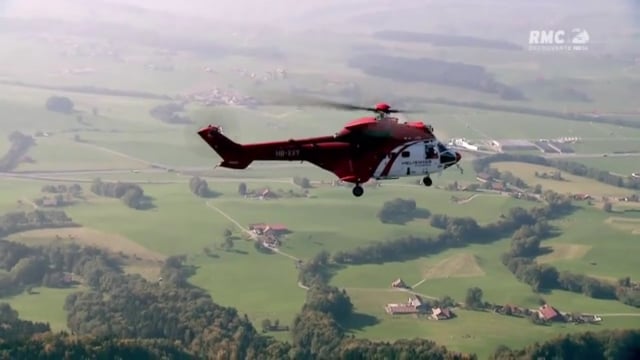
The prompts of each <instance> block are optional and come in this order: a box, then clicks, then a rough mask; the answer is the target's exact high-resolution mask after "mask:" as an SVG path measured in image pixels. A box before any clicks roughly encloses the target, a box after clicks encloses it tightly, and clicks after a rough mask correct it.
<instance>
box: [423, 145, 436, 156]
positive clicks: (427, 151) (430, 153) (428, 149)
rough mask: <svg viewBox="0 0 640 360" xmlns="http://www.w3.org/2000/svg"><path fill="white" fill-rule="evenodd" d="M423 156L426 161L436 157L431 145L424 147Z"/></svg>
mask: <svg viewBox="0 0 640 360" xmlns="http://www.w3.org/2000/svg"><path fill="white" fill-rule="evenodd" d="M425 155H426V158H427V159H436V158H437V157H438V154H437V153H436V149H435V147H434V146H433V145H427V146H425Z"/></svg>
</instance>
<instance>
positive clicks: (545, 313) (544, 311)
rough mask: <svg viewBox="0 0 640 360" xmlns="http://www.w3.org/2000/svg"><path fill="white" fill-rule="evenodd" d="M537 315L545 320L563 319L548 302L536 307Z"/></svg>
mask: <svg viewBox="0 0 640 360" xmlns="http://www.w3.org/2000/svg"><path fill="white" fill-rule="evenodd" d="M538 316H539V317H540V319H543V320H545V321H563V320H564V317H563V316H562V314H560V312H559V311H558V310H557V309H556V308H554V307H553V306H551V305H549V304H544V305H542V306H541V307H540V309H538Z"/></svg>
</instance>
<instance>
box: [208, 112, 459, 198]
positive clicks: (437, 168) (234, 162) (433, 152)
mask: <svg viewBox="0 0 640 360" xmlns="http://www.w3.org/2000/svg"><path fill="white" fill-rule="evenodd" d="M333 105H334V107H337V108H340V109H347V110H365V111H372V112H374V113H375V114H376V115H375V116H373V117H363V118H360V119H356V120H353V121H351V122H349V123H347V124H346V125H345V127H344V128H343V129H342V130H340V131H339V132H338V133H336V134H335V135H329V136H321V137H313V138H305V139H289V140H285V141H275V142H264V143H254V144H238V143H236V142H234V141H232V140H231V139H229V138H228V137H226V136H225V135H223V133H222V130H221V128H220V127H219V126H213V125H209V126H207V127H204V128H202V129H200V130H199V131H198V135H200V137H201V138H202V139H203V140H204V141H205V142H206V143H207V144H208V145H209V146H210V147H211V148H212V149H213V150H214V151H215V152H216V153H218V155H220V157H222V162H220V163H219V164H218V165H217V166H220V167H224V168H229V169H246V168H247V167H248V166H249V164H251V163H252V162H253V161H283V160H288V161H308V162H310V163H312V164H314V165H316V166H319V167H320V168H322V169H325V170H328V171H330V172H332V173H334V174H335V175H336V176H337V177H338V178H339V179H340V180H342V181H344V182H348V183H352V184H355V186H354V187H353V195H354V196H356V197H360V196H362V195H363V194H364V189H363V188H362V185H361V184H364V183H365V182H367V181H369V180H370V179H376V180H388V179H398V178H400V177H408V176H423V179H422V183H423V184H424V185H425V186H431V185H432V180H431V175H433V174H435V173H440V172H442V171H444V170H445V169H447V168H449V167H451V166H454V165H455V166H457V167H458V168H459V164H458V163H459V162H460V159H461V158H462V156H461V155H460V153H459V152H456V151H453V150H451V149H448V148H447V147H446V146H445V145H444V144H442V143H441V142H440V141H438V139H437V138H436V137H435V135H434V134H433V127H431V126H430V125H425V124H424V123H423V122H421V121H413V122H400V121H399V120H398V118H396V117H392V116H390V114H393V113H400V112H402V111H400V110H396V109H392V108H391V107H390V106H389V105H388V104H385V103H380V104H377V105H376V106H375V107H373V108H368V107H359V106H354V105H345V104H336V103H333ZM460 171H462V169H460Z"/></svg>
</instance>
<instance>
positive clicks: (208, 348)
mask: <svg viewBox="0 0 640 360" xmlns="http://www.w3.org/2000/svg"><path fill="white" fill-rule="evenodd" d="M524 216H525V214H520V215H518V214H512V217H516V218H518V217H524ZM439 219H440V220H439V221H441V222H442V221H444V220H443V218H442V217H439ZM446 222H447V224H448V220H447V221H446ZM68 223H71V219H70V218H68V217H67V216H66V215H65V214H64V212H62V211H59V210H54V211H49V212H42V211H33V212H32V213H10V214H5V215H4V216H3V217H2V218H1V221H0V224H2V229H3V235H7V234H8V233H11V232H15V231H20V230H21V229H24V228H25V226H28V228H33V227H48V226H50V225H61V224H68ZM452 223H455V221H452ZM447 226H448V225H447ZM467 226H471V225H467ZM126 256H127V255H125V254H111V253H107V252H105V251H104V250H100V249H97V248H92V247H81V246H79V245H74V244H67V243H56V242H54V243H52V244H50V245H46V246H38V247H26V246H24V245H20V244H17V243H13V242H9V241H4V240H3V241H2V242H0V267H2V269H3V270H5V271H6V272H7V274H8V275H7V276H8V277H9V279H11V280H12V281H11V282H10V283H6V284H5V285H4V286H3V288H5V289H6V288H9V289H14V292H15V291H19V290H22V287H21V286H24V285H27V284H32V285H38V286H50V287H60V286H65V287H75V286H77V282H78V281H80V282H82V285H83V288H82V289H80V288H78V291H77V292H75V293H72V294H71V295H69V296H68V297H67V299H66V301H65V304H64V309H65V310H66V311H67V314H68V326H69V329H70V332H71V334H68V333H66V332H62V333H57V334H54V333H51V331H50V329H49V326H48V325H47V324H42V323H37V322H30V321H23V320H20V319H19V317H18V314H17V313H16V312H15V311H14V310H13V309H11V308H10V307H9V306H8V305H6V304H5V305H1V306H0V322H2V324H4V326H1V327H0V329H1V331H0V336H1V338H2V339H3V342H2V343H1V344H0V359H14V358H29V359H52V358H64V357H67V358H70V357H76V358H77V357H105V356H109V357H113V356H120V357H122V358H132V357H135V358H151V359H163V358H164V359H166V358H171V359H195V358H209V359H225V360H226V359H301V360H302V359H328V358H331V359H362V358H368V359H369V358H371V359H383V358H384V359H417V358H429V359H443V360H444V359H476V356H475V355H473V354H461V353H457V352H452V351H449V350H447V349H446V348H444V347H442V346H439V345H437V344H436V343H434V342H433V341H430V340H428V339H411V340H409V339H407V340H398V341H395V342H393V343H389V342H375V341H369V340H364V339H356V338H354V337H352V336H350V335H349V334H348V332H347V329H346V328H344V326H343V325H342V324H343V323H344V322H345V321H346V320H347V319H349V318H350V317H351V316H354V313H353V304H352V303H351V300H350V298H349V295H348V294H347V293H346V292H345V291H344V290H341V289H338V288H336V287H333V286H330V285H329V284H328V280H329V279H330V275H331V273H330V271H331V269H330V268H331V266H332V265H331V261H330V255H329V254H328V253H324V252H323V253H320V254H318V255H317V256H316V257H314V258H312V259H310V260H308V261H306V262H304V263H303V264H301V266H300V277H301V279H303V281H304V283H305V284H307V285H308V286H309V287H310V289H309V291H308V292H307V297H306V301H305V303H304V305H303V306H302V309H301V311H300V313H299V314H298V315H297V316H296V317H295V320H294V322H293V324H292V326H291V334H292V339H291V341H290V342H282V341H278V340H275V339H274V338H272V337H270V336H268V335H266V334H263V333H260V332H258V331H257V330H256V329H255V328H254V326H253V325H252V324H251V322H250V321H249V320H248V318H247V316H246V315H245V314H239V313H238V312H237V311H236V310H235V309H233V308H229V307H224V306H220V305H218V304H216V303H214V302H213V300H212V299H211V296H210V295H209V294H208V293H207V292H206V291H204V290H202V289H200V288H197V287H194V286H193V285H191V284H190V283H189V282H188V279H189V277H190V276H191V275H192V274H193V273H194V272H195V269H194V268H193V267H192V266H191V265H189V264H188V263H187V261H186V257H185V256H172V257H169V258H168V259H167V260H166V261H165V263H164V265H163V267H162V269H161V280H159V281H156V282H150V281H147V280H145V279H144V278H142V277H140V276H139V275H131V274H125V273H124V272H123V271H122V267H121V266H122V262H123V261H124V260H126V259H125V257H126ZM69 273H71V274H73V278H72V279H69V278H68V277H67V276H66V274H69ZM76 279H78V280H76ZM86 287H88V289H87V288H86ZM585 336H587V335H585ZM592 336H594V339H595V340H593V342H590V343H589V344H585V343H583V342H581V338H577V337H575V336H574V337H567V339H566V340H553V341H556V342H558V341H562V344H563V346H562V347H558V346H557V345H554V343H553V341H552V342H550V343H548V344H546V343H545V344H542V345H540V344H536V345H535V346H533V347H529V348H526V349H523V350H511V349H506V348H501V349H498V352H497V353H496V355H495V356H496V358H500V359H502V358H509V356H510V354H516V355H518V356H521V354H524V355H522V356H527V354H539V353H544V354H550V355H553V354H564V353H563V352H567V351H572V352H575V353H582V352H583V351H587V350H585V347H589V350H593V349H596V350H598V351H602V352H603V354H610V353H615V354H621V355H625V354H627V355H629V356H633V355H638V349H637V347H638V345H637V344H635V343H633V342H632V341H622V342H620V343H611V342H607V341H608V340H610V339H611V337H612V336H615V337H619V338H620V339H631V340H632V339H635V338H637V336H639V335H638V332H637V331H635V332H634V331H626V332H618V333H615V334H613V335H610V334H608V333H603V334H596V335H592ZM634 346H635V347H634ZM634 351H635V353H634ZM603 356H604V355H603ZM619 358H624V357H619ZM629 358H632V357H629Z"/></svg>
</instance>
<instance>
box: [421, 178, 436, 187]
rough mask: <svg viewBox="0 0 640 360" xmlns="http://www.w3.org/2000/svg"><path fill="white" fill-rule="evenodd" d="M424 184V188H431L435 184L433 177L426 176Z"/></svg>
mask: <svg viewBox="0 0 640 360" xmlns="http://www.w3.org/2000/svg"><path fill="white" fill-rule="evenodd" d="M422 183H423V184H424V186H431V185H432V184H433V181H431V177H429V176H425V177H423V178H422Z"/></svg>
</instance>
